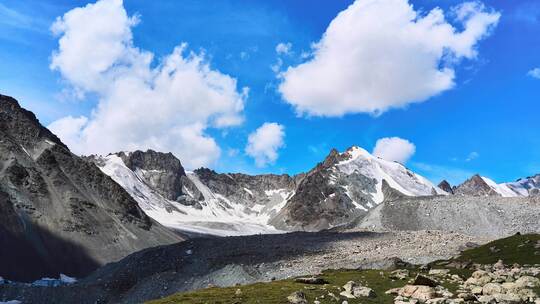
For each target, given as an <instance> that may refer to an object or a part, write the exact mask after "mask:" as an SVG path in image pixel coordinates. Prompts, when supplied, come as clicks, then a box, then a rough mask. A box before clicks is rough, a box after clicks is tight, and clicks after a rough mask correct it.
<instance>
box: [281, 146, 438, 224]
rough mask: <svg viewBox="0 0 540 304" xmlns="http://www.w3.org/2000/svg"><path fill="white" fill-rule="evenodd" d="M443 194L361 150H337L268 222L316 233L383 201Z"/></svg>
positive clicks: (397, 167)
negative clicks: (341, 151)
mask: <svg viewBox="0 0 540 304" xmlns="http://www.w3.org/2000/svg"><path fill="white" fill-rule="evenodd" d="M443 193H444V192H443V191H442V190H440V189H438V188H437V187H435V186H434V185H432V184H431V183H430V182H429V181H427V180H426V179H424V178H423V177H421V176H418V175H416V174H414V173H413V172H411V171H410V170H408V169H407V168H405V167H404V166H403V165H401V164H398V163H395V162H389V161H385V160H382V159H379V158H377V157H374V156H372V155H371V154H369V153H368V152H367V151H365V150H363V149H361V148H359V147H351V148H349V149H348V150H347V151H345V152H343V153H339V152H337V150H335V149H333V150H332V151H331V152H330V154H329V155H328V156H327V157H326V159H325V160H324V161H323V162H321V163H319V164H318V165H317V166H316V167H315V168H314V169H312V170H311V171H309V172H308V173H307V174H306V176H305V177H304V178H303V179H302V181H301V182H300V183H299V184H298V187H297V188H296V190H295V194H294V195H293V196H292V197H291V198H290V199H289V200H288V201H287V204H286V205H285V207H284V208H283V209H281V211H280V212H279V213H278V215H277V216H276V217H274V218H272V219H271V221H270V223H271V224H272V225H274V226H275V227H277V228H278V229H282V230H305V231H317V230H321V229H327V228H333V227H338V226H342V225H347V224H350V223H351V222H353V221H355V220H357V219H358V218H360V217H362V216H364V215H365V214H366V213H367V212H368V210H370V209H372V208H374V207H375V206H377V205H378V204H380V203H382V202H383V201H384V200H395V199H398V198H401V197H405V196H430V195H433V194H443Z"/></svg>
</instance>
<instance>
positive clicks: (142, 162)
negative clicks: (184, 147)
mask: <svg viewBox="0 0 540 304" xmlns="http://www.w3.org/2000/svg"><path fill="white" fill-rule="evenodd" d="M116 155H118V156H119V157H120V158H121V159H122V160H123V161H124V163H125V164H126V166H127V167H128V168H130V169H131V170H136V169H137V168H139V169H143V170H161V171H171V172H172V171H174V172H179V173H180V174H181V175H186V173H185V171H184V167H183V166H182V163H181V162H180V160H179V159H178V158H176V156H174V155H173V154H172V153H171V152H169V153H163V152H157V151H154V150H151V149H148V150H146V151H141V150H136V151H133V152H118V153H116Z"/></svg>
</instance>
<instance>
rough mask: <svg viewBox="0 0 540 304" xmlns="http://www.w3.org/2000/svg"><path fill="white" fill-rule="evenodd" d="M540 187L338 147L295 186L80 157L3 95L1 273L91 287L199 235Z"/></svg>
mask: <svg viewBox="0 0 540 304" xmlns="http://www.w3.org/2000/svg"><path fill="white" fill-rule="evenodd" d="M539 188H540V175H536V176H533V177H529V178H525V179H521V180H518V181H516V182H512V183H503V184H496V183H495V182H493V181H492V180H490V179H488V178H485V177H481V176H479V175H475V176H473V177H471V178H470V179H469V180H467V181H465V182H464V183H463V184H461V185H458V186H454V187H452V186H451V185H450V184H449V183H448V182H442V183H441V184H440V185H439V186H435V185H434V184H432V183H431V182H430V181H429V180H427V179H426V178H424V177H422V176H420V175H418V174H416V173H414V172H413V171H411V170H410V169H408V168H407V167H405V166H404V165H402V164H400V163H397V162H391V161H387V160H384V159H381V158H378V157H375V156H373V155H371V154H370V153H368V152H367V151H366V150H364V149H362V148H360V147H356V146H353V147H351V148H349V149H347V150H346V151H344V152H339V151H337V150H335V149H333V150H331V151H330V153H329V155H328V156H327V157H326V158H325V159H324V160H323V161H322V162H320V163H318V164H317V165H316V166H315V167H314V168H313V169H311V170H309V171H308V172H307V173H302V174H298V175H294V176H290V175H287V174H282V175H275V174H263V175H247V174H242V173H217V172H215V171H213V170H211V169H208V168H199V169H196V170H193V171H187V170H185V169H184V167H183V166H182V163H181V161H180V160H179V159H177V158H176V157H175V156H174V155H173V154H171V153H162V152H156V151H152V150H148V151H131V152H127V151H124V152H118V153H113V154H109V155H107V156H98V155H91V156H85V157H80V156H77V155H75V154H73V153H71V152H70V150H69V148H68V147H67V146H66V145H64V144H63V143H62V142H61V141H60V139H59V138H58V137H56V136H55V135H54V134H52V133H51V132H50V131H49V130H47V129H46V128H44V127H43V126H42V125H41V124H40V123H39V121H38V120H37V118H36V117H35V115H34V114H32V113H31V112H29V111H27V110H25V109H23V108H21V107H20V106H19V104H18V103H17V101H16V100H14V99H13V98H10V97H7V96H3V95H0V269H2V273H0V275H1V276H4V277H7V278H9V279H12V280H21V281H28V280H34V279H36V278H40V277H44V276H56V275H57V274H58V273H66V274H68V275H71V276H76V277H82V276H85V275H87V274H88V273H90V272H91V271H93V270H94V269H96V268H98V267H100V266H102V265H104V264H106V263H109V262H114V261H117V260H119V259H121V258H123V257H125V256H126V255H128V254H130V253H133V252H136V251H139V250H142V249H144V248H148V247H153V246H158V245H165V244H170V243H175V242H179V241H182V240H184V239H186V238H191V237H196V236H209V235H211V236H231V235H252V234H276V233H284V232H289V231H320V230H325V229H342V228H346V227H350V226H351V225H356V224H355V223H361V222H362V221H361V220H362V219H363V218H367V219H369V218H373V213H372V212H371V211H372V210H374V211H376V210H378V209H377V206H379V205H381V204H383V203H385V202H393V201H399V200H401V201H406V200H407V199H408V198H414V197H425V198H426V199H428V200H429V199H430V198H433V197H451V196H455V197H461V196H476V197H491V196H498V197H502V198H504V197H526V196H538V194H539ZM379 209H380V208H379ZM370 213H371V215H370V216H371V217H366V215H368V214H370ZM382 222H384V219H383V220H382ZM363 223H364V224H365V221H364V222H363ZM385 225H386V224H385ZM364 226H366V227H367V226H369V225H368V224H365V225H364ZM387 226H388V225H387ZM426 227H428V226H426ZM505 231H506V230H505ZM21 260H24V261H28V262H25V263H24V265H21V263H18V262H17V261H21Z"/></svg>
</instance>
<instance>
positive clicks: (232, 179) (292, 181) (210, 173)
mask: <svg viewBox="0 0 540 304" xmlns="http://www.w3.org/2000/svg"><path fill="white" fill-rule="evenodd" d="M193 173H194V174H196V175H197V177H198V178H199V180H200V181H201V182H202V183H203V184H204V185H205V186H206V187H208V188H209V189H210V190H211V191H212V192H213V193H217V194H220V195H223V196H224V197H226V198H227V199H228V200H230V201H235V202H241V204H243V205H245V206H246V207H253V206H254V205H255V204H261V205H266V204H267V203H268V200H269V198H268V194H267V192H268V191H275V190H285V191H287V192H292V191H294V189H295V188H296V185H297V184H298V182H299V181H300V180H301V179H302V175H298V176H289V175H288V174H282V175H276V174H261V175H247V174H241V173H221V174H218V173H217V172H215V171H214V170H211V169H208V168H200V169H197V170H195V171H194V172H193Z"/></svg>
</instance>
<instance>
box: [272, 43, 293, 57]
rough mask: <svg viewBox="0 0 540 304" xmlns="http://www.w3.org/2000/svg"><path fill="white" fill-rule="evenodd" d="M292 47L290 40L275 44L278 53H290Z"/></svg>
mask: <svg viewBox="0 0 540 304" xmlns="http://www.w3.org/2000/svg"><path fill="white" fill-rule="evenodd" d="M291 49H292V43H290V42H280V43H278V45H276V53H278V54H279V55H282V54H285V55H287V54H290V53H291Z"/></svg>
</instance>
